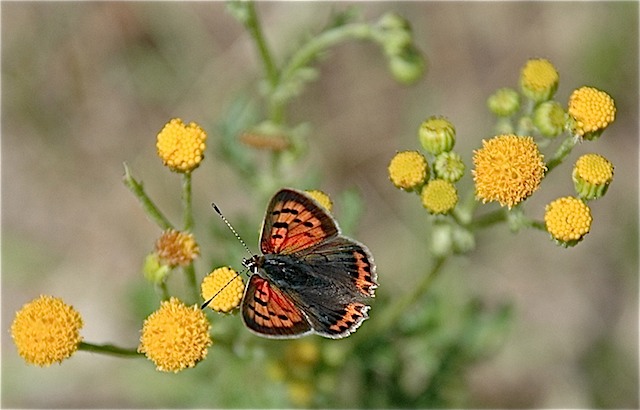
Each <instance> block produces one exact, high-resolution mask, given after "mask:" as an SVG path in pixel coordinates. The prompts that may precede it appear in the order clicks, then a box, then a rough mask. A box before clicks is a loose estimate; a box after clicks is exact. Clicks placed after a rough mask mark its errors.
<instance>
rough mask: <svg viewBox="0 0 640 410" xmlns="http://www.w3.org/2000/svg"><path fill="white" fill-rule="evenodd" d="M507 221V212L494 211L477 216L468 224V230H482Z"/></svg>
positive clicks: (502, 210) (501, 210)
mask: <svg viewBox="0 0 640 410" xmlns="http://www.w3.org/2000/svg"><path fill="white" fill-rule="evenodd" d="M506 220H507V211H506V210H504V209H496V210H495V211H492V212H489V213H487V214H484V215H482V216H479V217H478V218H476V219H475V220H474V221H472V222H471V223H470V224H469V229H471V230H474V229H482V228H487V227H489V226H492V225H495V224H497V223H500V222H504V221H506Z"/></svg>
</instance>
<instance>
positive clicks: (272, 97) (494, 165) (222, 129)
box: [10, 1, 615, 407]
mask: <svg viewBox="0 0 640 410" xmlns="http://www.w3.org/2000/svg"><path fill="white" fill-rule="evenodd" d="M228 11H229V12H230V14H231V15H232V16H233V17H234V18H235V19H236V20H237V21H238V22H239V23H240V24H241V25H242V26H244V27H245V28H246V30H247V33H248V36H250V37H251V39H252V41H253V44H254V45H255V50H256V52H257V55H258V56H259V59H260V61H261V64H262V72H263V76H262V79H261V83H260V84H259V87H258V89H259V92H258V93H256V95H257V96H256V97H255V99H253V100H251V101H247V100H238V101H237V102H236V103H234V104H231V105H230V107H231V108H230V110H229V112H228V113H227V115H225V119H224V120H222V122H221V123H219V126H218V127H217V128H216V129H215V130H211V129H209V130H207V129H206V128H207V127H205V126H203V125H202V124H201V123H197V122H190V120H187V121H184V120H182V119H180V118H173V119H168V120H167V122H166V124H164V125H162V124H158V127H157V128H158V133H157V135H155V151H156V153H157V155H158V157H159V158H160V161H159V162H158V165H159V166H160V164H162V165H163V166H164V167H166V172H167V173H170V174H171V175H173V176H175V177H177V178H179V179H180V181H181V189H180V196H181V199H182V217H181V218H182V219H181V221H179V222H176V221H171V220H170V219H169V218H167V216H165V214H164V213H163V212H162V211H161V209H160V206H159V205H158V204H157V203H156V202H155V201H154V200H153V199H152V198H151V197H150V196H149V195H148V194H147V192H146V191H145V189H144V186H143V183H142V182H141V181H140V180H138V179H136V178H134V176H133V172H132V170H131V169H130V168H129V167H128V166H127V165H125V166H124V179H123V181H124V185H125V186H126V187H127V188H128V189H129V190H130V191H131V192H132V194H133V195H134V197H135V198H136V199H137V200H138V201H139V203H140V204H141V205H142V207H143V209H144V211H145V213H146V214H147V215H148V217H149V218H150V219H151V221H153V222H154V223H155V224H156V225H157V226H158V235H157V237H156V238H153V239H150V240H149V253H148V254H147V255H146V257H144V258H141V259H143V261H142V262H141V266H142V269H141V270H142V273H141V275H140V276H139V279H138V280H139V281H140V282H144V281H145V280H146V282H147V283H148V284H149V286H150V287H152V288H153V289H154V290H155V291H156V294H157V296H158V297H157V300H156V301H155V307H154V308H155V310H154V311H152V312H151V313H150V314H148V315H146V316H143V317H140V318H137V319H138V320H139V323H140V335H139V340H140V341H139V344H138V346H136V347H134V348H123V347H119V346H115V345H110V344H109V345H97V344H94V343H90V342H87V341H84V340H83V338H82V335H81V329H82V326H83V319H82V317H81V314H80V313H79V312H78V311H77V310H76V309H74V308H73V307H72V306H70V305H68V304H67V303H65V302H64V301H62V300H61V299H59V298H55V297H51V296H40V297H39V298H37V299H35V300H33V301H31V302H29V303H27V304H25V305H24V307H23V308H22V309H20V310H19V311H18V312H17V313H16V316H15V319H14V321H13V323H12V325H11V329H10V332H11V336H12V338H13V341H14V343H15V345H16V347H17V350H18V353H19V355H20V356H21V357H22V358H23V359H24V360H25V361H26V362H27V363H29V364H33V365H37V366H43V367H45V366H49V365H51V364H53V363H60V362H62V361H64V360H66V359H68V358H69V357H71V356H72V355H73V354H75V352H77V351H78V350H84V351H91V352H96V353H104V354H111V355H119V356H123V357H127V356H131V357H146V358H147V359H148V360H149V361H150V362H151V363H152V365H153V366H154V367H155V368H156V369H157V370H158V371H161V372H169V373H177V372H182V371H186V370H187V369H190V368H193V367H194V366H198V364H199V363H200V362H202V361H203V360H205V358H209V359H208V360H207V361H210V360H217V359H215V358H219V357H220V355H219V354H218V353H219V352H218V351H216V352H215V354H212V352H210V348H211V347H212V346H213V347H216V348H219V349H226V351H227V353H228V354H227V357H233V360H235V361H237V362H240V363H244V364H246V365H247V368H249V371H250V374H251V375H252V377H253V376H254V375H257V376H256V377H259V378H260V379H261V380H263V381H265V380H266V381H268V382H270V383H273V385H274V386H279V387H278V390H274V391H275V393H273V394H279V393H280V392H281V391H283V392H284V396H285V397H286V398H287V399H286V401H285V403H287V405H288V406H299V407H310V406H319V407H339V406H340V407H343V406H344V403H349V404H350V405H351V406H353V407H450V406H454V407H462V406H464V402H463V401H461V400H462V399H460V398H459V397H462V396H460V395H455V394H452V392H456V391H458V390H457V389H459V386H460V384H461V382H460V380H461V379H462V378H461V372H462V371H464V369H465V368H467V367H469V366H470V365H471V364H473V363H474V362H475V361H477V360H478V359H479V358H481V357H484V356H485V355H486V354H487V353H488V352H490V351H492V350H493V349H494V348H495V347H496V346H497V344H498V342H499V339H500V336H501V335H503V334H504V333H505V324H507V323H508V321H509V316H510V309H509V307H508V306H503V307H501V308H500V309H498V311H497V312H495V313H486V312H485V311H483V309H481V303H480V301H477V300H471V301H469V303H468V304H467V305H466V307H465V308H463V309H458V308H457V307H456V308H454V309H452V308H451V305H450V303H449V302H450V300H449V299H450V298H449V297H443V296H442V295H439V294H437V293H436V292H431V293H429V297H428V298H425V297H424V296H425V295H426V294H427V293H428V292H429V290H430V289H431V285H432V283H433V282H434V279H435V278H436V277H437V276H438V273H439V272H441V271H442V268H443V266H444V264H445V262H446V260H447V258H448V257H449V256H450V255H452V254H460V253H466V252H469V251H471V250H472V249H473V248H474V241H475V236H474V235H475V234H476V232H477V231H478V230H479V229H480V228H483V227H487V226H489V225H493V224H496V223H499V222H507V223H508V224H509V227H510V228H511V229H512V230H515V231H517V230H519V229H523V228H534V229H539V230H543V231H545V232H547V233H548V235H549V236H550V237H551V238H552V240H554V241H555V242H556V243H558V244H559V245H561V246H565V247H569V246H574V245H576V244H578V243H579V242H580V241H582V240H583V239H584V237H585V235H586V234H587V233H588V232H589V230H590V227H591V223H592V220H593V218H592V213H591V210H590V207H589V204H591V201H593V200H596V199H599V198H601V197H602V196H604V195H605V194H606V191H607V188H608V186H609V184H610V183H611V182H612V179H613V165H612V163H611V162H610V161H609V160H608V159H606V158H604V157H603V156H601V155H599V154H596V153H593V154H587V155H584V156H582V157H580V158H577V159H576V160H575V166H574V168H573V171H572V173H571V175H570V176H568V177H571V178H572V180H573V182H574V187H575V190H574V192H567V193H566V196H563V197H561V198H558V199H556V200H554V201H552V202H551V203H549V204H548V205H547V206H546V209H545V210H544V211H545V213H544V221H538V220H535V219H532V218H530V217H528V216H527V215H526V213H525V208H524V204H525V201H526V200H527V199H528V198H529V197H531V196H532V195H535V193H536V192H537V191H538V189H539V187H540V186H541V184H543V183H547V182H546V181H549V180H550V178H551V175H550V174H551V172H552V171H553V170H554V169H555V168H556V167H557V166H558V165H559V164H560V163H562V162H564V161H566V160H569V158H570V154H571V151H572V148H573V147H574V146H575V144H577V143H580V142H584V143H588V142H589V141H592V140H594V139H596V138H599V137H600V136H601V134H602V133H603V131H604V130H605V129H606V128H607V127H608V125H610V124H611V123H612V122H613V121H614V119H615V105H614V101H613V99H612V98H611V97H610V96H609V95H608V94H607V93H605V92H604V91H601V90H598V89H596V88H593V87H581V88H578V89H576V90H575V91H574V92H573V93H572V95H571V97H570V98H569V101H568V104H565V103H563V102H558V101H555V100H553V98H554V95H555V91H556V89H557V87H558V81H559V75H558V72H557V70H556V68H555V67H554V66H553V65H552V64H551V63H550V62H549V61H547V60H544V59H534V60H530V61H528V62H527V63H526V65H525V67H524V68H523V69H522V72H521V76H520V82H519V89H518V90H516V89H513V88H502V89H500V90H497V91H496V92H495V93H494V94H493V95H491V96H490V97H489V99H488V106H489V109H490V110H491V112H492V113H494V114H495V115H496V118H497V123H496V133H495V135H493V136H487V138H485V139H484V140H482V141H478V144H477V149H476V150H475V151H474V152H473V161H472V164H465V163H464V162H463V160H462V157H461V155H460V154H459V153H458V152H456V150H455V142H456V129H455V126H454V125H453V123H452V122H451V121H450V120H449V119H447V118H445V117H443V116H431V117H430V118H428V119H426V120H425V121H424V122H423V123H422V124H420V125H419V126H418V127H417V142H416V146H415V147H413V148H412V149H409V150H406V151H402V152H398V153H396V154H395V155H394V156H393V157H392V158H391V159H390V161H389V163H388V168H387V170H388V176H389V179H390V181H391V183H392V184H393V185H394V186H395V187H397V188H398V189H400V190H402V191H405V192H407V193H410V194H413V195H415V197H416V200H417V201H418V204H421V205H422V207H424V209H425V217H428V218H431V219H433V221H434V229H432V230H431V233H432V241H431V247H430V248H429V249H430V251H431V252H430V255H431V256H432V257H433V258H432V262H433V263H432V266H431V268H430V271H429V273H428V274H426V275H424V277H423V279H421V281H419V283H417V284H415V286H413V287H412V289H410V291H409V292H408V294H406V295H402V297H395V296H393V297H392V296H391V295H389V294H386V293H385V290H384V283H385V281H386V279H385V277H387V276H385V275H386V274H387V272H382V273H381V274H380V284H381V287H380V289H379V291H380V293H379V297H377V303H376V304H375V306H373V309H372V313H371V319H370V320H369V321H368V323H367V324H366V325H365V326H363V327H362V329H361V330H359V331H358V334H356V335H352V336H350V337H349V338H348V339H347V340H345V341H340V342H336V341H333V340H325V339H322V340H320V339H319V338H314V337H309V338H304V339H300V340H295V341H288V342H284V341H283V342H271V343H269V344H267V343H264V344H260V343H261V341H258V340H256V339H258V338H256V337H253V336H251V337H250V336H249V335H248V334H247V333H248V332H243V331H242V330H241V329H242V327H241V325H240V324H239V323H240V318H239V317H238V315H237V314H236V313H237V311H238V309H237V307H238V305H239V303H240V302H241V299H242V295H243V291H244V287H245V280H244V277H243V275H242V273H243V272H242V271H236V270H234V268H233V267H232V266H234V265H237V264H238V262H239V259H240V258H238V257H237V251H235V250H234V249H241V250H242V247H241V246H239V244H238V243H237V241H236V239H235V238H234V237H233V235H229V232H228V231H224V234H222V233H219V232H217V231H218V228H213V229H212V231H213V235H214V236H215V237H216V238H215V239H216V247H215V248H216V249H215V251H216V252H218V253H222V254H223V256H222V261H223V262H222V263H217V262H218V261H220V257H219V256H215V257H214V256H212V255H211V253H212V252H214V250H212V249H205V248H203V247H201V246H200V245H199V240H198V238H196V236H195V234H194V232H195V230H194V227H195V226H196V222H199V221H198V220H197V218H195V216H194V213H193V210H192V203H193V195H192V194H193V193H192V178H193V177H194V175H198V174H197V173H198V171H199V166H200V165H201V163H202V161H205V160H207V161H209V160H214V159H217V158H220V159H223V160H224V161H226V162H227V163H228V164H229V166H230V167H232V168H233V170H234V171H235V172H236V173H237V174H238V175H239V176H240V178H241V179H242V181H243V183H244V184H245V185H246V187H245V188H247V189H250V190H251V192H252V193H254V194H255V196H256V197H257V198H259V199H261V200H262V199H264V198H266V197H268V196H270V195H272V194H273V193H274V192H275V191H276V190H277V189H278V188H281V187H282V186H299V187H303V188H314V187H316V186H317V185H318V184H317V179H318V178H317V176H316V175H314V174H313V172H312V173H310V175H309V176H300V175H299V174H300V173H299V172H293V169H294V167H295V166H296V164H297V163H298V162H299V161H301V160H302V159H304V158H305V154H306V151H307V150H306V147H307V144H308V143H309V142H308V139H307V136H308V134H309V126H308V124H305V123H301V124H291V123H289V122H288V118H287V109H288V107H289V106H290V105H291V104H292V103H293V102H294V101H295V99H296V97H297V96H299V95H300V94H301V93H302V92H303V91H304V89H305V86H306V85H307V83H308V82H310V81H313V80H314V79H315V78H316V77H317V76H318V75H319V71H318V70H317V68H316V67H315V66H314V64H315V63H316V62H317V61H318V59H319V58H320V57H321V56H324V55H326V54H327V52H328V51H329V50H330V49H331V47H333V46H336V45H338V44H341V43H343V42H345V41H348V40H365V41H370V42H372V43H374V44H376V45H378V46H379V48H380V50H381V54H382V55H384V57H385V58H386V61H387V65H388V68H389V71H390V72H391V75H392V76H393V77H394V78H395V79H396V80H397V81H398V82H400V83H401V84H405V85H410V84H412V83H414V82H416V81H417V80H418V79H419V78H420V77H421V76H422V75H423V73H424V71H425V67H426V62H425V61H426V60H425V59H424V57H423V55H422V54H421V53H420V51H419V49H418V48H417V46H416V45H415V43H414V36H413V33H412V30H411V28H410V26H409V23H408V21H407V20H406V19H404V18H403V17H401V16H400V15H398V14H395V13H387V14H384V15H383V16H381V17H380V18H378V19H376V20H375V21H371V22H368V21H363V20H362V19H361V18H360V17H359V16H358V13H357V12H356V11H355V9H349V10H348V11H346V12H343V13H339V14H335V15H333V16H332V18H331V20H330V21H329V22H328V24H326V26H325V27H324V28H322V29H321V30H319V31H318V32H317V33H315V35H312V36H307V37H305V39H304V40H302V41H300V42H299V43H297V46H296V47H295V48H294V49H293V51H292V52H291V53H290V54H288V55H287V56H286V57H284V58H283V59H281V60H279V61H278V60H276V59H275V58H274V55H273V54H272V52H271V49H270V47H269V45H268V44H267V41H266V39H265V36H264V34H263V30H262V27H261V24H260V20H259V18H258V14H257V13H256V10H255V6H254V4H253V3H252V2H235V1H233V2H230V3H228ZM153 142H154V140H153V137H152V136H149V145H150V146H151V145H152V144H153ZM465 175H466V176H469V175H470V176H471V177H472V178H473V181H474V190H473V191H472V192H459V185H458V184H459V181H460V180H461V179H462V178H463V177H465ZM314 182H315V183H314ZM307 192H308V193H309V195H311V196H313V197H314V198H315V199H316V201H317V202H318V203H319V204H320V205H321V206H323V207H324V208H326V210H327V211H328V212H333V201H332V200H331V198H330V197H329V196H328V195H327V194H325V193H324V192H322V191H320V190H317V189H310V190H309V191H307ZM200 200H206V199H203V198H202V197H199V198H198V201H200ZM338 202H339V204H340V205H341V208H342V209H343V210H346V212H344V213H345V214H347V215H341V216H345V217H343V218H340V222H341V226H342V228H343V229H345V230H346V231H348V230H349V229H350V227H352V226H353V225H354V220H355V219H357V214H358V209H359V203H360V202H359V200H358V197H357V195H356V194H353V193H349V192H347V193H345V194H344V195H342V196H341V197H340V198H339V199H338ZM492 202H494V203H496V204H497V205H498V206H499V209H497V210H494V211H489V212H482V211H481V210H482V209H483V208H484V206H483V204H487V203H492ZM349 215H350V216H349ZM207 217H208V218H216V216H215V214H214V213H213V212H212V213H211V214H210V215H208V216H207ZM215 223H216V224H218V226H220V225H222V226H223V224H222V223H221V221H219V220H217V219H216V220H215ZM256 225H257V222H256ZM223 228H224V226H223ZM224 229H226V228H224ZM254 229H255V228H254ZM220 232H222V230H221V229H220ZM230 241H233V242H230ZM420 257H421V258H424V255H420ZM426 259H427V260H429V259H428V258H426ZM196 261H198V264H204V265H206V267H205V268H204V269H202V270H198V269H197V268H196V264H195V262H196ZM211 261H216V263H211ZM198 266H200V265H198ZM177 275H182V276H183V277H184V279H185V283H186V285H185V287H184V288H183V289H179V290H178V289H174V288H173V287H172V286H171V285H170V284H173V283H175V280H174V281H169V278H171V277H174V276H177ZM212 298H213V299H212ZM210 299H211V302H210V303H209V304H208V306H207V308H206V309H204V310H203V309H201V308H200V306H201V305H202V303H203V302H204V301H207V300H210ZM418 302H419V303H421V304H422V306H421V307H420V308H419V309H409V308H411V307H412V306H413V305H414V304H417V303H418ZM408 311H411V314H410V315H407V314H406V312H408ZM230 323H231V324H230ZM450 323H451V325H450ZM447 326H450V327H447ZM212 329H214V330H216V329H219V330H217V332H218V333H213V335H215V337H214V336H212V333H211V332H212ZM488 335H491V336H493V337H488ZM267 349H268V351H269V354H268V355H266V354H265V353H264V352H265V351H267ZM212 357H213V358H214V359H212ZM216 366H218V364H216ZM347 366H348V369H349V371H348V372H343V371H342V370H343V369H344V368H346V367H347ZM215 372H216V374H222V375H226V373H225V369H222V368H219V367H216V370H215ZM257 372H262V373H259V374H258V373H257ZM416 374H417V375H419V376H420V378H419V379H416V378H415V377H414V376H415V375H416ZM229 380H232V379H229ZM416 380H417V382H416ZM227 384H229V385H230V383H227ZM227 384H225V386H226V385H227ZM345 385H349V386H352V385H353V386H355V389H354V390H352V389H345V388H344V387H343V386H345ZM364 385H366V386H367V388H368V389H369V390H368V394H361V395H355V394H353V391H358V389H357V387H358V386H364ZM242 387H244V386H242ZM280 389H283V390H280ZM341 392H342V393H341ZM345 397H348V400H349V401H344V400H343V399H344V398H345Z"/></svg>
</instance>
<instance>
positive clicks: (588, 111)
mask: <svg viewBox="0 0 640 410" xmlns="http://www.w3.org/2000/svg"><path fill="white" fill-rule="evenodd" d="M568 111H569V117H570V119H571V129H572V130H573V133H574V134H575V135H577V136H579V137H583V138H584V139H587V140H593V139H595V138H597V137H599V136H600V134H602V131H604V129H605V128H607V127H608V126H609V124H611V123H612V122H613V121H614V120H615V119H616V106H615V102H614V101H613V98H611V97H610V96H609V94H607V93H605V92H604V91H600V90H598V89H596V88H593V87H581V88H578V89H577V90H575V91H574V92H573V93H572V94H571V96H570V97H569V109H568Z"/></svg>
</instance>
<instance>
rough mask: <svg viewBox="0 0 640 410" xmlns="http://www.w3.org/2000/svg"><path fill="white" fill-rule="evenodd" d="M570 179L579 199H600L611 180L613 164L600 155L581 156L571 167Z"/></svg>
mask: <svg viewBox="0 0 640 410" xmlns="http://www.w3.org/2000/svg"><path fill="white" fill-rule="evenodd" d="M572 178H573V183H574V186H575V189H576V192H577V193H578V196H579V197H580V198H582V199H585V200H590V199H596V198H600V197H601V196H603V195H604V194H605V193H606V191H607V188H608V187H609V184H610V183H611V181H612V180H613V164H611V162H609V161H608V160H607V159H606V158H605V157H603V156H602V155H598V154H586V155H583V156H581V157H580V158H578V160H577V161H576V164H575V166H574V167H573V173H572Z"/></svg>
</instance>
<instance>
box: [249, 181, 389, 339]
mask: <svg viewBox="0 0 640 410" xmlns="http://www.w3.org/2000/svg"><path fill="white" fill-rule="evenodd" d="M260 250H261V251H262V254H261V255H254V256H253V257H251V258H249V259H245V260H243V264H244V266H246V267H247V268H248V269H249V270H250V271H251V273H252V275H251V277H250V279H249V283H248V284H247V287H246V289H245V292H244V296H243V299H242V307H241V310H242V318H243V320H244V323H245V325H246V326H247V327H248V328H249V329H250V330H251V331H253V332H254V333H256V334H258V335H260V336H264V337H270V338H295V337H300V336H303V335H306V334H311V333H315V334H318V335H320V336H324V337H329V338H333V339H339V338H342V337H346V336H348V335H350V334H351V333H353V332H355V330H356V329H357V328H358V327H359V326H360V324H361V323H362V321H364V320H365V319H367V317H368V314H367V312H368V311H369V305H368V301H369V300H370V299H371V298H373V297H374V296H375V289H376V287H377V286H378V285H377V283H376V269H375V265H374V263H373V257H372V256H371V253H370V252H369V249H367V247H366V246H365V245H363V244H361V243H359V242H357V241H354V240H353V239H350V238H347V237H345V236H342V235H341V234H340V229H339V228H338V225H337V223H336V221H335V220H334V219H333V217H332V216H331V215H330V214H329V213H328V212H327V210H325V208H324V207H323V206H322V205H320V204H318V203H317V202H316V201H315V200H314V199H312V198H311V197H310V196H308V195H306V194H305V193H303V192H300V191H297V190H293V189H282V190H280V191H278V192H277V193H276V194H275V195H274V196H273V198H272V199H271V202H270V203H269V206H268V207H267V212H266V215H265V217H264V222H263V226H262V235H261V238H260Z"/></svg>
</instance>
